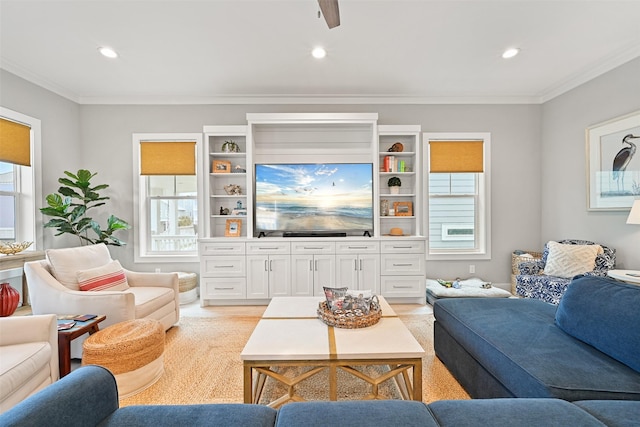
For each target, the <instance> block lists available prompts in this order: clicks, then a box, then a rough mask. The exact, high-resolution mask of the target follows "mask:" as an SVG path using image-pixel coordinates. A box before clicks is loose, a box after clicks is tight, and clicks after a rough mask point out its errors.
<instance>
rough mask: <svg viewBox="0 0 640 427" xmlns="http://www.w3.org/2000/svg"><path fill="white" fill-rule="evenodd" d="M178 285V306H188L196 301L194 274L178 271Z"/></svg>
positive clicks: (196, 288) (196, 281) (196, 292)
mask: <svg viewBox="0 0 640 427" xmlns="http://www.w3.org/2000/svg"><path fill="white" fill-rule="evenodd" d="M177 274H178V285H179V291H180V295H179V298H180V305H182V304H188V303H190V302H193V301H195V300H197V299H198V287H197V286H198V278H197V276H196V273H185V272H183V271H179V272H178V273H177Z"/></svg>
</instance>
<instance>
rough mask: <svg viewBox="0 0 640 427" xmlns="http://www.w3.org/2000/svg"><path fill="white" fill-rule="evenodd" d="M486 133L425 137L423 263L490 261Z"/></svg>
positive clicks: (424, 135) (488, 136)
mask: <svg viewBox="0 0 640 427" xmlns="http://www.w3.org/2000/svg"><path fill="white" fill-rule="evenodd" d="M490 138H491V136H490V134H488V133H424V134H423V144H424V145H425V150H423V153H424V154H423V156H424V158H423V164H424V165H425V169H426V173H425V177H424V179H425V181H426V182H425V185H424V188H426V189H427V197H425V204H426V206H425V212H426V213H427V214H426V218H425V227H424V229H425V230H427V247H428V250H427V259H432V260H456V259H458V260H461V259H490V258H491V244H490V242H491V230H490V229H491V217H490V206H491V203H490V188H491V186H490V179H489V178H490V169H489V163H490V162H489V148H490Z"/></svg>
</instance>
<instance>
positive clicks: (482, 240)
mask: <svg viewBox="0 0 640 427" xmlns="http://www.w3.org/2000/svg"><path fill="white" fill-rule="evenodd" d="M442 140H451V141H459V140H483V141H484V143H483V149H484V154H483V157H484V173H482V174H479V175H478V187H479V188H478V194H479V198H478V216H477V222H478V223H477V224H475V231H476V232H477V233H478V246H479V248H478V249H476V250H467V249H464V250H449V251H447V252H445V251H438V252H431V250H430V248H429V235H428V230H429V194H428V191H429V141H442ZM422 144H423V150H422V164H423V165H424V169H425V172H424V178H423V179H424V180H425V185H424V186H423V188H425V192H426V193H427V194H425V197H423V203H424V210H423V212H424V213H425V214H424V223H423V230H427V232H426V233H425V234H426V238H427V251H426V259H427V261H456V260H487V259H491V133H490V132H424V133H423V134H422ZM483 225H484V226H483Z"/></svg>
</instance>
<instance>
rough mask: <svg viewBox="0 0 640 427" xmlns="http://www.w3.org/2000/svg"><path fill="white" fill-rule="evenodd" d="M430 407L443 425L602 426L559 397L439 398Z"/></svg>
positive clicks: (510, 426) (499, 426)
mask: <svg viewBox="0 0 640 427" xmlns="http://www.w3.org/2000/svg"><path fill="white" fill-rule="evenodd" d="M429 409H430V410H431V413H432V414H433V416H434V418H435V419H436V421H438V425H441V426H456V427H461V426H491V427H513V426H541V425H544V426H545V427H553V426H556V427H565V426H581V427H603V425H602V423H601V422H600V421H598V420H597V419H596V418H594V417H592V416H591V415H589V414H588V413H586V412H584V411H582V410H580V408H578V407H576V406H575V405H573V404H571V403H569V402H566V401H564V400H560V399H476V400H467V401H464V402H460V401H459V400H440V401H437V402H433V403H430V404H429Z"/></svg>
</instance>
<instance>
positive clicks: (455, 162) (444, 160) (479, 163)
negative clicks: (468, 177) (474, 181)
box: [429, 140, 484, 173]
mask: <svg viewBox="0 0 640 427" xmlns="http://www.w3.org/2000/svg"><path fill="white" fill-rule="evenodd" d="M483 171H484V142H483V141H477V140H476V141H429V172H431V173H474V172H475V173H478V172H483Z"/></svg>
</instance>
